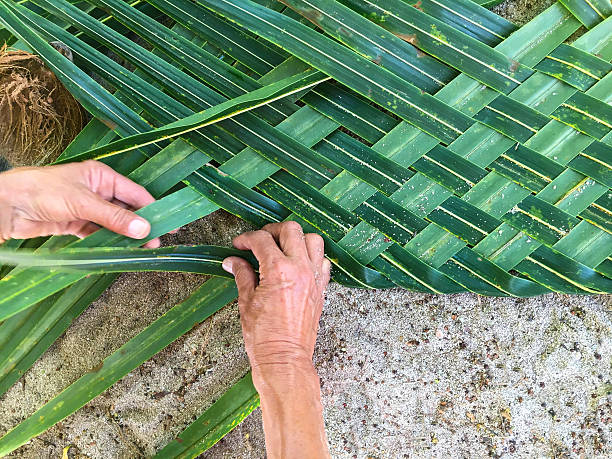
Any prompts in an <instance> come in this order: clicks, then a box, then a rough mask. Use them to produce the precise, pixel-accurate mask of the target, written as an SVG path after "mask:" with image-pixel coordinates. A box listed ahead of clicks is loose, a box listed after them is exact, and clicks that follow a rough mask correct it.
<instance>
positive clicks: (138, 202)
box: [82, 161, 155, 209]
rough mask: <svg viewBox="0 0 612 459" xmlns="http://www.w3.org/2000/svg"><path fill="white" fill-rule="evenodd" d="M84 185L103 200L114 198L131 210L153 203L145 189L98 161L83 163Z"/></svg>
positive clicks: (153, 200) (152, 198)
mask: <svg viewBox="0 0 612 459" xmlns="http://www.w3.org/2000/svg"><path fill="white" fill-rule="evenodd" d="M82 164H83V167H85V170H86V172H87V173H86V183H87V185H88V186H89V189H90V190H91V191H93V192H94V193H97V194H99V195H100V196H102V197H104V198H108V200H111V199H112V198H116V199H118V200H120V201H122V202H124V203H125V204H127V205H128V206H130V207H131V208H133V209H141V208H143V207H145V206H148V205H149V204H151V203H153V202H155V198H154V197H153V196H152V195H151V193H149V192H148V191H147V190H146V188H145V187H143V186H141V185H138V184H137V183H135V182H133V181H132V180H130V179H129V178H127V177H124V176H123V175H121V174H119V173H118V172H115V171H114V170H113V169H112V168H111V167H109V166H107V165H106V164H104V163H100V162H98V161H85V162H84V163H82Z"/></svg>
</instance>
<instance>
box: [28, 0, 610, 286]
mask: <svg viewBox="0 0 612 459" xmlns="http://www.w3.org/2000/svg"><path fill="white" fill-rule="evenodd" d="M54 3H56V2H47V1H42V0H40V1H37V4H40V5H41V6H43V7H44V8H47V9H48V10H49V11H51V12H54V13H55V14H59V15H60V16H61V17H62V19H64V20H68V21H69V22H72V23H73V24H74V25H75V26H76V27H77V28H78V27H80V24H79V20H78V18H77V19H70V17H69V16H67V15H70V14H73V13H71V11H72V10H76V9H75V8H72V9H70V7H69V5H68V4H66V5H64V6H62V11H61V14H60V13H59V12H58V11H59V10H58V11H55V10H54V7H53V4H54ZM60 3H62V4H63V3H64V2H60ZM92 3H94V4H96V5H98V4H103V5H104V7H105V9H106V11H109V12H110V14H113V11H114V8H117V5H116V3H117V2H116V1H115V0H105V1H93V2H92ZM119 3H121V2H119ZM148 3H150V4H151V5H153V6H155V7H156V8H157V9H158V10H160V11H162V12H163V13H165V14H168V15H169V16H171V17H173V19H175V20H176V21H178V22H179V23H182V24H183V25H184V26H185V27H187V28H188V29H190V32H191V33H193V34H195V35H197V36H199V37H200V38H202V39H203V40H206V43H207V46H208V48H207V49H208V50H216V52H217V54H218V55H222V56H225V53H227V54H228V55H230V56H231V57H232V58H233V59H235V60H236V61H237V63H238V64H240V65H237V66H234V67H233V70H232V72H229V73H228V74H227V75H224V76H223V78H224V79H227V80H229V81H230V82H231V84H233V85H236V86H239V87H241V88H242V90H243V91H244V90H253V89H254V87H253V86H250V87H249V86H248V85H247V84H246V83H245V81H246V79H247V77H246V75H244V74H241V72H242V71H244V72H246V73H247V74H248V75H251V76H252V78H257V79H259V78H260V77H261V76H263V75H265V76H264V77H263V78H261V79H259V83H258V84H266V83H268V82H270V81H273V80H274V79H275V78H282V77H283V76H285V75H286V72H290V73H295V72H297V71H298V70H300V68H302V69H303V68H307V67H308V66H312V67H315V68H317V69H319V70H320V71H322V72H323V73H326V74H327V75H329V76H331V77H332V78H333V81H328V82H325V83H322V84H320V85H318V86H317V87H316V88H314V89H312V90H310V91H309V92H307V93H306V94H302V95H301V97H300V102H299V103H298V104H293V103H289V102H288V101H286V100H285V101H280V102H277V103H275V104H273V105H270V106H268V107H265V108H263V109H260V110H257V111H255V112H253V113H254V114H256V116H255V115H253V114H246V115H240V116H237V117H236V118H235V119H233V120H228V121H224V122H222V123H220V124H219V125H218V126H214V127H210V128H206V129H202V130H201V131H199V132H200V133H201V135H202V136H204V137H206V136H208V137H207V138H208V139H214V140H215V141H214V142H213V141H212V140H211V141H208V142H204V143H202V142H200V143H199V144H198V143H197V142H195V141H193V139H190V141H191V142H192V144H193V145H195V146H197V147H198V148H200V149H202V150H203V151H205V152H206V154H208V155H209V156H210V157H211V158H212V159H213V161H212V162H211V163H210V164H209V165H208V166H206V167H204V168H202V169H201V170H200V172H201V173H200V177H202V176H205V177H206V181H207V183H205V184H201V183H200V184H198V181H197V180H195V179H193V176H190V177H188V178H187V179H186V181H187V182H188V183H189V184H190V185H191V186H192V187H193V188H194V189H195V190H197V191H198V193H200V194H203V195H204V196H206V197H207V198H208V199H210V201H212V202H214V203H215V204H216V205H218V206H219V207H221V208H224V209H226V210H228V211H230V212H232V213H234V214H236V215H238V216H240V217H242V218H244V219H245V220H248V221H250V222H252V223H255V224H262V223H266V222H268V221H274V220H281V219H285V218H288V217H290V218H292V219H294V220H297V221H298V222H300V223H302V224H303V226H304V227H305V229H306V230H316V231H318V232H319V233H322V234H323V235H324V237H325V239H326V250H327V253H328V256H329V257H330V258H331V259H332V262H333V263H334V268H335V269H334V278H335V280H336V281H338V282H341V283H343V284H345V285H350V286H354V287H369V288H390V287H395V286H400V287H403V288H407V289H411V290H416V291H422V292H429V293H455V292H463V291H473V292H477V293H480V294H483V295H493V296H506V295H510V296H533V295H539V294H544V293H548V292H551V291H555V292H563V293H575V294H592V293H609V292H612V279H611V277H612V258H611V254H612V224H611V223H612V193H611V191H610V187H611V186H612V133H611V131H612V107H611V106H610V101H611V100H612V76H611V73H610V71H611V70H612V65H611V64H610V60H611V59H612V45H611V40H610V38H611V36H612V22H611V21H612V19H610V18H609V16H610V15H611V14H612V5H611V4H610V1H609V0H563V1H560V2H558V3H555V4H554V5H552V6H551V7H550V8H549V9H547V10H546V11H545V12H543V13H542V14H540V15H539V16H538V17H536V18H535V19H534V20H533V21H531V22H530V23H528V24H527V25H525V26H523V27H522V28H518V27H517V26H515V25H514V24H512V23H510V22H508V21H506V20H504V19H503V18H501V17H499V16H497V15H495V14H494V13H492V12H490V11H488V10H486V9H484V8H482V7H480V6H479V5H477V4H476V3H473V2H470V1H468V0H454V1H452V2H451V1H438V0H419V1H418V2H416V3H415V4H409V3H406V2H404V1H401V0H342V1H341V2H340V3H339V2H335V1H331V0H303V1H301V0H283V2H282V3H283V4H285V5H287V7H288V8H286V9H284V10H283V8H282V5H280V6H279V3H278V2H263V1H262V2H259V3H254V2H250V1H246V0H201V1H199V2H197V3H193V2H190V1H189V0H177V1H173V2H169V1H165V0H150V1H149V2H148ZM260 3H266V4H267V5H268V7H266V6H262V5H261V4H260ZM49 5H51V6H49ZM134 11H136V10H134ZM179 11H183V12H190V13H191V17H192V18H194V17H195V18H198V20H195V21H194V20H186V19H185V16H182V15H181V13H179ZM458 11H460V13H459V12H458ZM136 13H138V12H136ZM136 13H134V14H136ZM74 14H75V15H77V14H78V13H76V12H75V13H74ZM117 18H118V20H120V21H124V22H125V23H126V24H127V23H128V22H129V20H128V19H125V18H123V17H119V16H117ZM136 18H138V16H137V15H136ZM298 21H299V22H298ZM219 24H220V25H219ZM128 26H130V25H129V24H128ZM130 27H131V26H130ZM207 27H208V29H207ZM215 27H217V30H222V29H223V30H224V31H225V32H224V33H220V32H217V33H210V30H209V29H211V28H212V29H215ZM581 27H585V28H587V29H588V31H587V32H586V33H585V34H583V35H582V36H581V37H580V38H579V39H578V40H576V41H575V42H574V43H572V44H567V43H564V42H565V41H566V40H567V39H568V38H569V37H570V36H572V34H574V33H575V32H576V31H577V30H579V29H580V28H581ZM132 28H133V30H135V31H136V33H138V34H139V35H140V36H141V37H142V38H144V39H145V40H147V41H148V42H149V43H151V44H152V45H153V46H154V47H156V48H157V49H158V50H159V51H160V52H164V50H165V49H166V53H167V56H168V58H169V59H174V60H177V59H178V57H177V56H176V53H172V52H169V51H167V49H168V46H167V44H165V43H164V41H163V40H164V38H160V35H159V34H158V35H154V34H152V32H151V31H148V30H144V28H140V29H136V28H134V27H132ZM84 30H85V29H84ZM164 33H169V34H172V33H173V32H172V31H170V30H167V29H164ZM232 33H235V34H236V36H237V37H239V38H240V39H241V40H242V41H243V42H242V43H241V45H240V46H236V42H232V41H231V40H230V39H229V38H228V37H229V36H231V34H232ZM228 34H229V35H228ZM256 37H259V38H258V39H256ZM232 43H233V44H232ZM185 46H186V45H185ZM197 50H198V47H195V46H194V47H193V48H189V49H188V51H189V53H190V54H191V55H195V56H196V57H198V53H201V56H199V57H200V58H201V61H202V62H204V61H205V59H206V58H207V55H205V54H204V53H205V52H204V51H197ZM143 52H145V53H146V51H144V50H143ZM123 57H124V58H125V59H126V60H127V61H130V62H131V63H132V64H134V65H135V66H136V67H139V71H141V72H144V73H146V77H147V79H148V81H153V82H154V83H155V84H157V85H159V86H161V87H162V88H163V89H168V88H171V87H170V86H169V85H171V84H179V83H176V82H178V81H180V80H181V79H183V80H184V79H185V78H189V84H190V85H192V87H193V88H199V89H198V90H199V91H200V92H199V93H198V95H199V96H200V97H201V98H202V100H205V101H206V102H207V103H209V104H213V105H214V104H217V103H219V102H220V101H222V100H225V99H224V98H222V97H221V96H220V95H219V94H218V93H216V92H212V91H211V90H210V88H209V87H208V86H207V85H210V86H212V87H214V88H216V89H217V91H219V92H220V93H223V94H224V96H225V97H228V98H231V97H235V96H236V94H237V93H236V92H235V90H234V89H232V88H231V87H230V86H231V85H229V84H225V82H223V81H221V78H219V76H218V75H207V74H205V72H200V73H197V72H196V70H197V69H195V68H194V69H190V70H192V72H193V73H194V74H197V75H198V78H199V79H196V78H192V77H188V76H187V75H186V74H185V73H182V72H180V71H179V70H178V69H177V68H176V67H172V66H171V65H168V66H167V67H165V66H163V65H161V66H159V67H156V69H155V70H156V71H157V72H160V73H161V74H162V76H161V77H160V76H157V75H156V74H155V73H154V72H152V71H151V70H150V69H149V70H147V69H146V67H144V66H142V64H139V63H138V61H137V59H136V58H132V57H130V56H129V55H127V56H126V55H124V56H123ZM296 58H297V59H296ZM181 62H182V63H181V65H185V66H188V65H189V64H188V63H185V62H183V61H181ZM304 63H305V64H304ZM109 65H110V64H109ZM187 68H188V69H189V67H187ZM236 69H240V70H239V71H234V70H236ZM177 72H178V73H177ZM240 75H244V78H243V77H242V76H240ZM276 75H278V76H276ZM102 76H103V77H104V75H102ZM248 78H251V77H248ZM249 81H253V79H250V80H249ZM169 82H170V83H169ZM114 84H115V85H117V87H118V88H119V89H120V91H123V92H124V93H125V94H126V95H128V96H129V97H130V99H131V100H133V101H138V100H139V98H138V97H137V96H135V94H136V92H137V88H136V89H135V88H134V87H133V85H132V86H129V85H128V84H124V85H123V86H121V84H120V82H119V83H117V82H114ZM241 85H242V86H241ZM255 87H257V86H255ZM171 90H173V91H175V92H173V94H178V92H176V91H177V88H176V87H174V88H171ZM232 91H234V92H232ZM181 95H182V96H185V97H184V98H182V99H181V97H178V96H177V99H178V100H175V99H169V98H168V97H167V96H166V95H165V94H162V93H161V92H160V96H159V97H160V100H161V101H162V103H163V104H166V105H167V106H168V108H169V109H170V110H174V111H176V112H178V113H184V114H189V113H191V111H199V110H203V109H205V108H206V104H205V103H200V102H199V101H198V100H196V99H194V98H190V97H187V96H186V94H185V93H183V94H181ZM164 97H165V98H164ZM77 98H78V97H77ZM141 108H142V109H144V110H145V111H147V112H148V115H149V118H150V119H151V122H152V123H153V124H156V125H162V124H165V123H166V122H167V120H164V119H163V117H162V116H161V115H159V114H157V113H156V112H155V110H154V109H152V108H151V107H150V106H147V105H146V104H142V103H141ZM247 116H248V117H249V118H245V117H247ZM247 119H248V120H249V122H250V123H251V124H250V127H247V126H245V124H243V123H242V122H243V121H245V120H247ZM113 121H114V122H116V123H117V124H118V125H119V126H120V125H121V124H120V123H121V121H120V120H113ZM264 121H265V122H264ZM273 126H276V127H273ZM247 147H250V148H247ZM192 179H193V180H192ZM210 184H214V186H211V185H210Z"/></svg>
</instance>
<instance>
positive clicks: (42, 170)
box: [0, 161, 159, 248]
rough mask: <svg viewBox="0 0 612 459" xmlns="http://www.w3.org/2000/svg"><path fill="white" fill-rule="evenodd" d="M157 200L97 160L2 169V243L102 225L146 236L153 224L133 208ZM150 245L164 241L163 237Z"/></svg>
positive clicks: (136, 236) (79, 231) (89, 230)
mask: <svg viewBox="0 0 612 459" xmlns="http://www.w3.org/2000/svg"><path fill="white" fill-rule="evenodd" d="M154 201H155V198H153V196H151V194H150V193H149V192H148V191H147V190H146V189H145V188H144V187H142V186H140V185H138V184H136V183H134V182H132V181H131V180H130V179H128V178H126V177H124V176H122V175H121V174H119V173H117V172H115V171H114V170H113V169H111V168H110V167H109V166H107V165H105V164H103V163H100V162H97V161H85V162H82V163H72V164H66V165H61V166H46V167H21V168H17V169H12V170H10V171H7V172H3V173H2V174H0V243H2V242H3V241H5V240H8V239H21V238H32V237H38V236H49V235H62V234H73V235H75V236H78V237H85V236H88V235H89V234H91V233H93V232H95V231H97V230H98V229H100V226H103V227H105V228H107V229H109V230H111V231H114V232H115V233H119V234H122V235H124V236H128V237H131V238H134V239H144V238H145V237H147V236H148V235H149V233H150V232H151V225H150V224H149V222H148V221H146V220H145V219H144V218H142V217H139V216H137V215H136V214H135V213H134V212H132V210H136V209H140V208H141V207H144V206H147V205H149V204H151V203H152V202H154ZM98 225H100V226H98ZM145 247H151V248H156V247H159V239H154V240H152V241H149V242H148V243H147V244H146V245H145Z"/></svg>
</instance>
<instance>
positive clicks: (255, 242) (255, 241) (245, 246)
mask: <svg viewBox="0 0 612 459" xmlns="http://www.w3.org/2000/svg"><path fill="white" fill-rule="evenodd" d="M234 247H236V248H237V249H240V250H250V251H251V252H253V254H254V255H255V258H257V261H259V264H260V266H262V267H265V266H268V265H270V264H271V263H273V262H274V260H278V259H279V258H283V257H284V255H283V252H281V250H280V249H279V248H278V245H276V242H275V241H274V238H273V237H272V235H271V234H270V233H268V232H267V231H262V230H259V231H251V232H249V233H244V234H241V235H240V236H238V237H237V238H235V239H234ZM264 269H265V268H264Z"/></svg>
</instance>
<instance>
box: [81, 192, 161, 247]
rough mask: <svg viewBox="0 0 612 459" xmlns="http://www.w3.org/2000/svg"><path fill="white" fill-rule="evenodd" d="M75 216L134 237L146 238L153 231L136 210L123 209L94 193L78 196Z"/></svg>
mask: <svg viewBox="0 0 612 459" xmlns="http://www.w3.org/2000/svg"><path fill="white" fill-rule="evenodd" d="M76 199H77V202H76V203H75V204H74V208H75V214H76V215H75V217H76V218H78V219H82V220H89V221H91V222H94V223H97V224H98V225H100V226H103V227H105V228H107V229H109V230H111V231H113V232H115V233H118V234H122V235H124V236H127V237H131V238H133V239H144V238H145V237H147V236H148V235H149V233H150V232H151V225H150V224H149V222H148V221H146V220H145V219H144V218H142V217H139V216H138V215H136V214H135V213H134V212H131V211H129V210H126V209H123V208H121V207H119V206H116V205H114V204H112V203H110V202H108V201H105V200H104V199H102V198H101V197H100V196H98V195H96V194H94V193H91V192H89V193H86V194H85V195H84V196H78V197H76Z"/></svg>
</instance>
